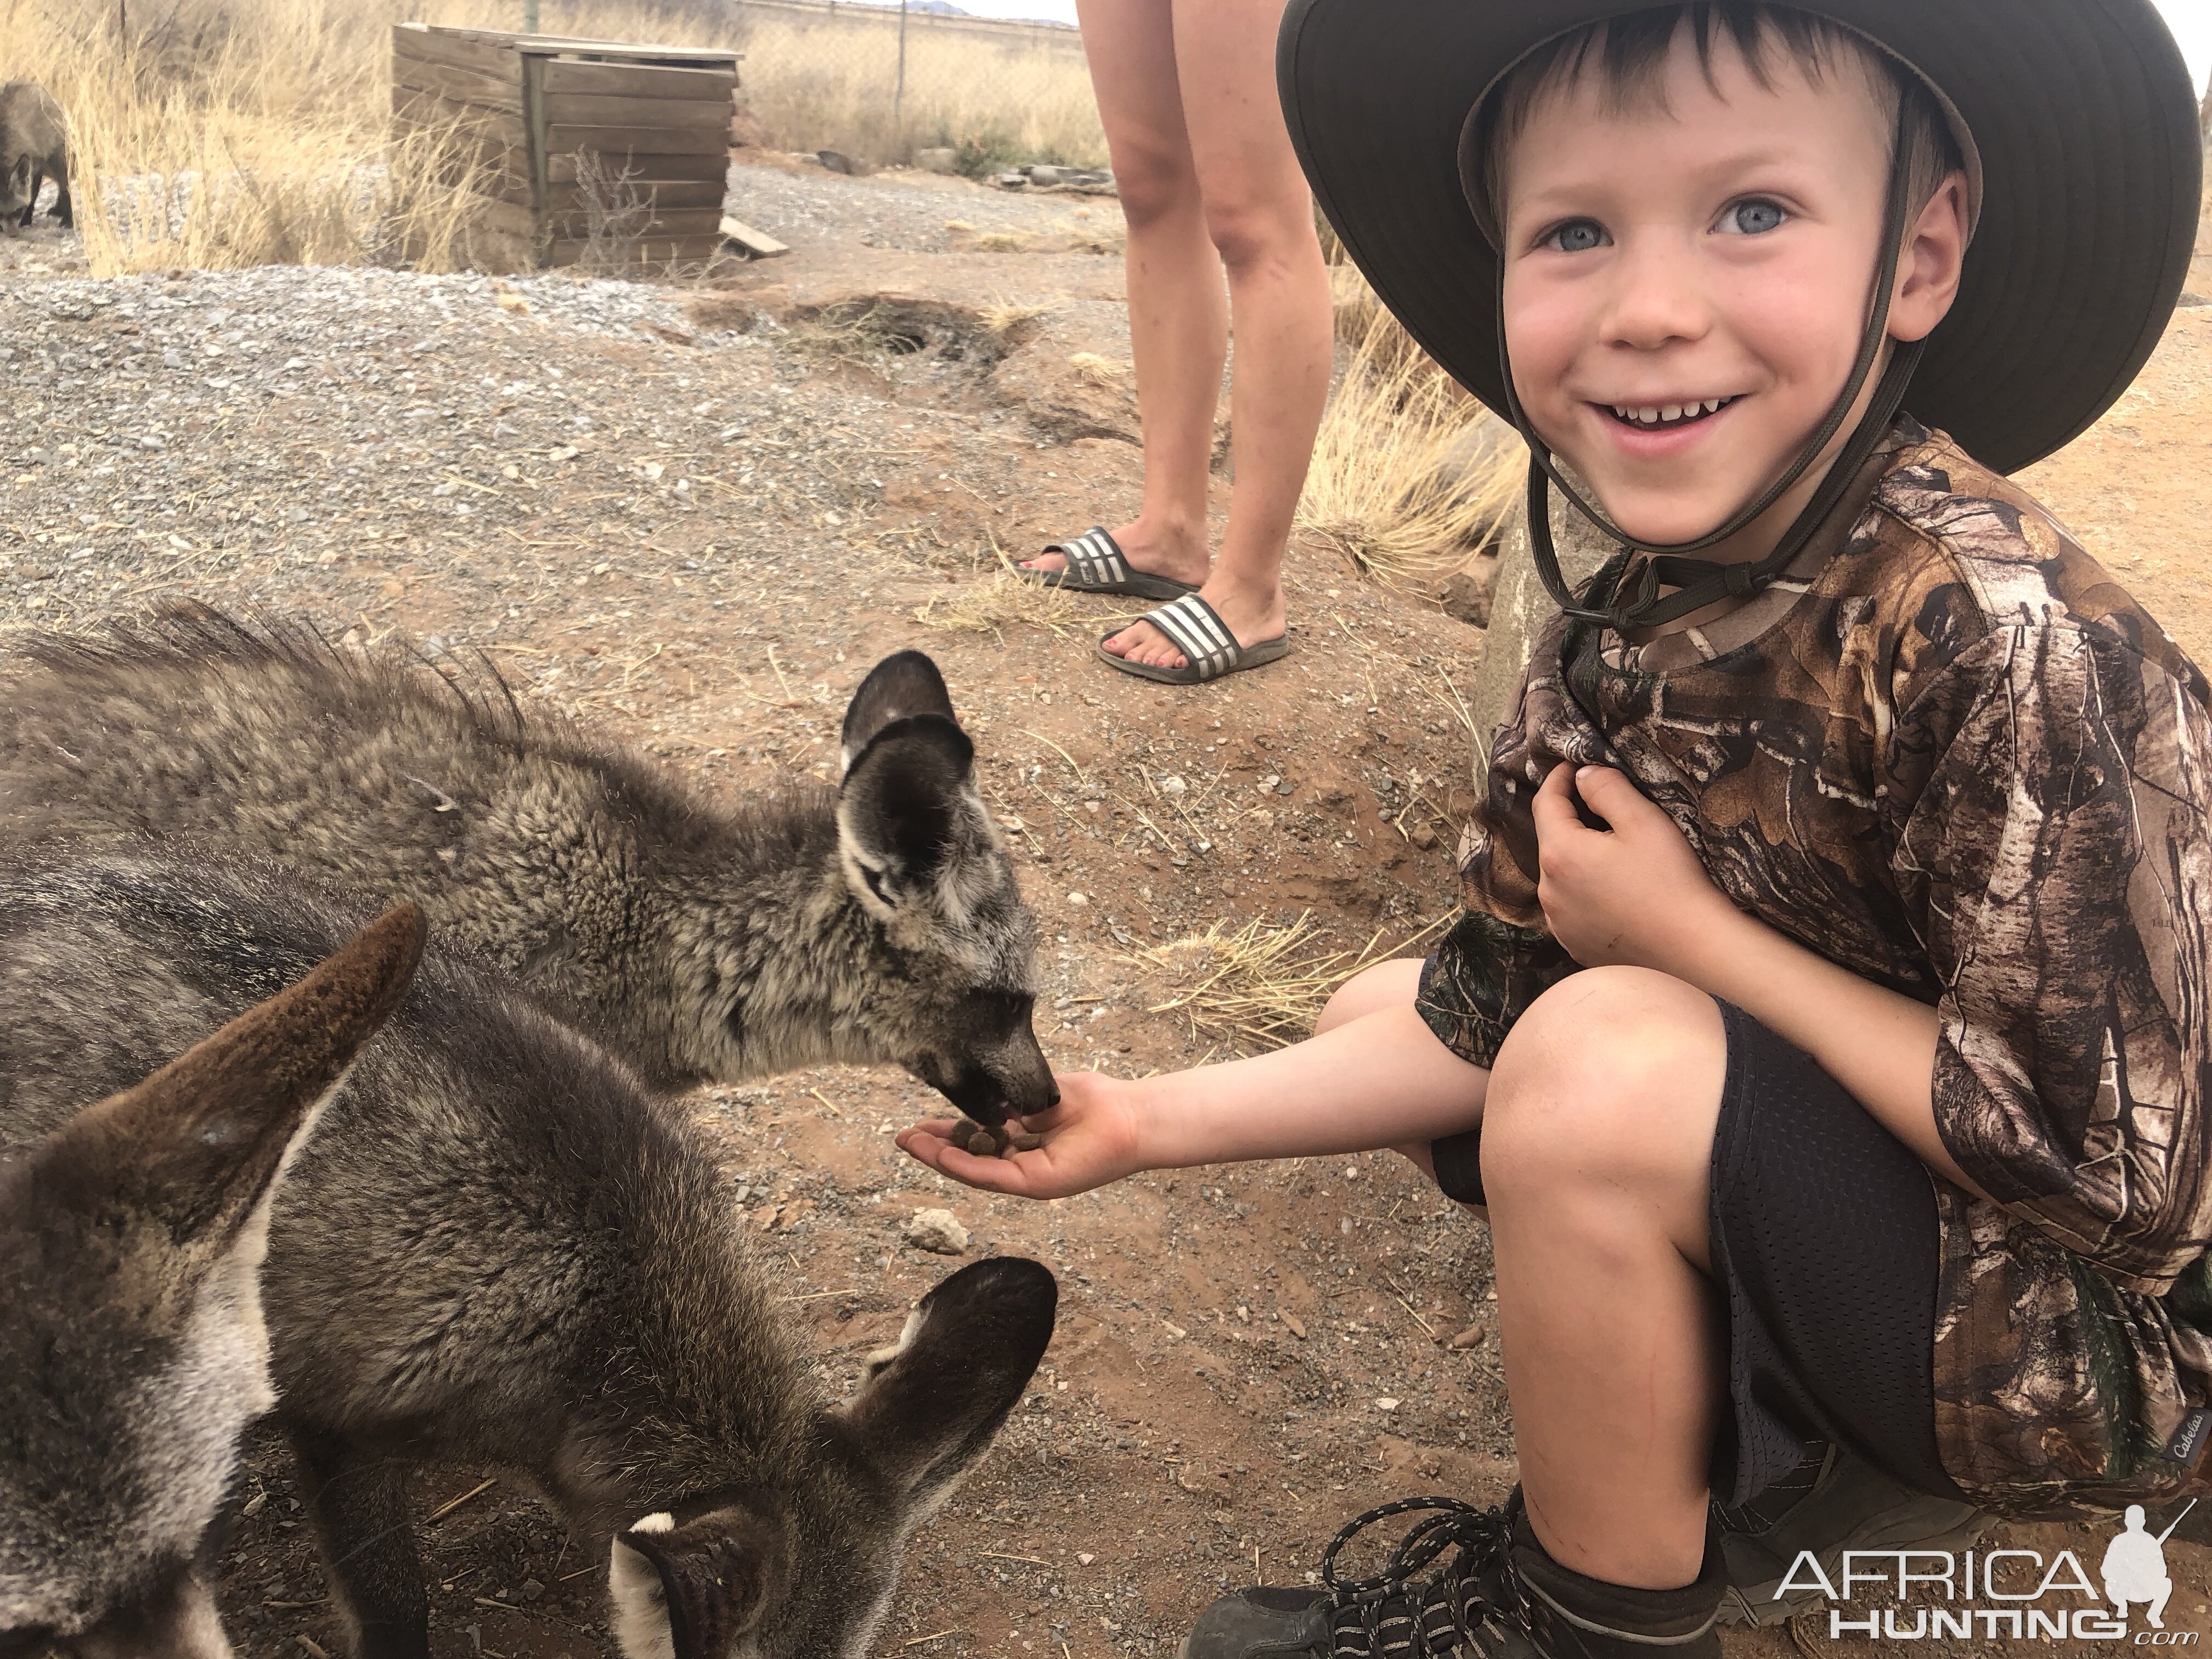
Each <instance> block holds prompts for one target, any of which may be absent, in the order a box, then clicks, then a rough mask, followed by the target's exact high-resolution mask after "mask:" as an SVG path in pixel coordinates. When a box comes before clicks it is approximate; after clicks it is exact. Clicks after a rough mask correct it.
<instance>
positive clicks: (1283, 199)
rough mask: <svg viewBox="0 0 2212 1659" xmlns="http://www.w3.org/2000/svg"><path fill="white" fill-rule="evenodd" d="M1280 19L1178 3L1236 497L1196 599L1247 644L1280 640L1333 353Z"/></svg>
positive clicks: (1144, 650) (1250, 2)
mask: <svg viewBox="0 0 2212 1659" xmlns="http://www.w3.org/2000/svg"><path fill="white" fill-rule="evenodd" d="M1282 13H1283V8H1282V3H1281V0H1183V3H1179V4H1177V5H1176V8H1175V52H1176V76H1177V78H1178V80H1179V81H1180V82H1181V85H1182V109H1183V121H1184V125H1185V127H1186V130H1187V131H1188V133H1189V142H1190V149H1191V154H1192V155H1194V157H1195V158H1196V162H1197V177H1198V187H1199V191H1200V196H1201V197H1203V198H1204V204H1205V206H1204V216H1205V224H1206V234H1207V236H1208V237H1209V238H1210V240H1212V245H1213V246H1214V248H1215V249H1216V250H1217V251H1218V253H1219V255H1220V259H1221V263H1222V264H1224V265H1225V266H1226V267H1227V269H1228V272H1229V309H1230V318H1231V326H1232V328H1233V330H1234V332H1235V335H1236V340H1237V352H1236V357H1235V361H1234V364H1233V366H1232V368H1231V386H1230V426H1231V453H1232V456H1233V459H1234V461H1235V465H1236V489H1235V492H1234V494H1233V495H1231V500H1230V508H1229V525H1228V528H1227V530H1226V532H1225V533H1224V535H1223V537H1222V541H1221V548H1220V550H1219V552H1218V553H1217V554H1216V555H1215V556H1214V560H1213V568H1212V572H1211V573H1210V574H1208V575H1207V577H1206V583H1205V586H1204V587H1203V588H1202V589H1201V590H1200V591H1201V592H1202V594H1203V595H1204V597H1205V599H1206V602H1207V603H1208V604H1210V605H1212V607H1213V608H1214V609H1215V610H1216V611H1218V612H1219V613H1220V614H1221V618H1222V620H1223V621H1224V622H1225V623H1227V624H1228V625H1229V629H1230V631H1231V633H1233V634H1235V635H1236V636H1237V639H1238V641H1240V642H1242V643H1243V644H1246V645H1251V644H1254V643H1256V642H1257V641H1261V640H1267V639H1273V638H1275V637H1276V636H1278V635H1280V634H1281V633H1282V631H1283V623H1284V609H1283V588H1282V568H1283V549H1284V545H1285V543H1287V542H1288V541H1289V539H1290V534H1291V520H1292V517H1293V515H1294V514H1295V513H1296V512H1297V504H1298V495H1299V492H1300V491H1301V490H1302V489H1304V487H1305V477H1306V467H1307V465H1308V463H1309V462H1310V461H1311V459H1313V445H1314V435H1315V433H1316V432H1317V431H1318V430H1319V429H1320V426H1321V413H1322V404H1323V403H1324V402H1325V401H1326V400H1327V398H1328V372H1329V359H1330V352H1331V348H1332V344H1333V336H1332V312H1331V307H1330V302H1329V289H1328V268H1327V266H1326V265H1324V264H1322V255H1321V242H1320V240H1319V238H1318V237H1316V234H1314V222H1313V202H1312V198H1311V197H1310V195H1309V194H1308V192H1307V190H1306V183H1305V178H1304V174H1302V173H1300V172H1299V170H1298V162H1297V155H1296V153H1295V152H1294V151H1293V150H1292V149H1291V139H1290V133H1289V131H1288V130H1287V129H1286V128H1285V126H1284V125H1283V113H1282V107H1281V105H1280V103H1279V101H1278V99H1277V96H1276V92H1275V31H1276V27H1277V26H1278V25H1279V23H1280V22H1281V21H1282ZM1132 246H1133V244H1132ZM1131 297H1132V299H1133V298H1134V289H1133V288H1132V294H1131ZM1140 372H1141V370H1140ZM1140 388H1141V382H1140ZM1106 648H1107V649H1108V650H1109V651H1113V652H1115V653H1117V654H1119V655H1121V656H1124V657H1127V658H1128V659H1131V660H1132V661H1137V662H1146V663H1152V664H1155V665H1160V666H1164V667H1176V666H1180V665H1182V662H1183V660H1184V658H1183V654H1182V652H1180V651H1178V650H1177V649H1176V647H1174V646H1173V645H1171V644H1170V643H1169V642H1168V641H1167V640H1166V639H1164V637H1163V636H1162V635H1160V634H1159V632H1158V629H1154V628H1153V627H1152V625H1151V624H1150V623H1135V624H1133V625H1132V626H1131V627H1129V628H1127V629H1123V630H1122V632H1121V633H1120V634H1119V635H1115V638H1114V639H1113V640H1112V641H1109V643H1108V645H1107V647H1106Z"/></svg>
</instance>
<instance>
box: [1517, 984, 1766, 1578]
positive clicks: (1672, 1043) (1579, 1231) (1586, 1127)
mask: <svg viewBox="0 0 2212 1659" xmlns="http://www.w3.org/2000/svg"><path fill="white" fill-rule="evenodd" d="M1726 1066H1727V1045H1726V1039H1725V1036H1724V1034H1723V1028H1722V1024H1721V1018H1720V1011H1719V1009H1718V1008H1717V1006H1716V1005H1715V1004H1714V1002H1713V1000H1712V999H1711V997H1710V996H1707V995H1706V994H1705V993H1703V992H1702V991H1699V990H1697V989H1695V988H1693V987H1690V986H1687V985H1685V984H1683V983H1682V982H1681V981H1678V980H1674V979H1672V978H1669V977H1668V976H1667V975H1663V974H1658V973H1654V972H1651V971H1650V970H1648V969H1639V968H1598V969H1590V970H1589V971H1587V972H1584V973H1580V974H1577V975H1572V976H1571V977H1570V978H1569V979H1567V980H1565V981H1563V982H1562V983H1560V984H1559V986H1557V987H1553V989H1552V990H1551V991H1549V992H1547V993H1546V994H1545V995H1543V996H1542V997H1541V998H1540V999H1538V1000H1537V1001H1536V1003H1535V1005H1534V1006H1533V1007H1531V1008H1530V1009H1529V1011H1528V1012H1527V1013H1526V1014H1525V1015H1523V1016H1522V1018H1521V1020H1520V1021H1519V1022H1518V1023H1517V1024H1516V1025H1515V1026H1514V1028H1513V1031H1512V1034H1511V1035H1510V1036H1509V1037H1508V1038H1507V1039H1506V1042H1505V1045H1504V1048H1503V1049H1502V1050H1501V1051H1500V1052H1499V1054H1498V1064H1497V1066H1496V1067H1495V1069H1494V1070H1493V1071H1492V1073H1491V1079H1490V1090H1489V1095H1488V1098H1487V1101H1486V1106H1485V1109H1484V1115H1483V1145H1482V1176H1483V1185H1484V1188H1485V1189H1486V1193H1487V1194H1488V1196H1489V1200H1490V1227H1491V1239H1492V1250H1493V1253H1494V1255H1495V1256H1496V1259H1497V1264H1498V1334H1499V1337H1500V1340H1501V1342H1502V1345H1503V1347H1504V1360H1505V1385H1506V1391H1507V1393H1508V1395H1510V1398H1511V1401H1512V1405H1513V1428H1514V1437H1515V1439H1516V1443H1517V1445H1518V1448H1519V1453H1520V1460H1521V1480H1522V1491H1523V1492H1524V1493H1525V1495H1526V1497H1527V1500H1528V1515H1529V1520H1530V1522H1531V1524H1532V1525H1534V1528H1535V1530H1536V1535H1537V1537H1538V1539H1539V1540H1540V1541H1541V1542H1542V1543H1543V1546H1544V1547H1545V1548H1546V1549H1547V1551H1548V1552H1549V1553H1551V1555H1552V1558H1553V1559H1554V1560H1556V1561H1558V1562H1559V1564H1560V1565H1563V1566H1566V1567H1570V1568H1572V1569H1573V1570H1574V1571H1577V1572H1580V1573H1583V1574H1585V1575H1587V1576H1588V1577H1592V1578H1598V1579H1602V1580H1604V1581H1606V1582H1607V1583H1614V1584H1625V1585H1631V1586H1634V1587H1636V1588H1639V1589H1672V1588H1674V1587H1675V1586H1677V1585H1681V1584H1686V1583H1689V1582H1690V1581H1691V1580H1692V1579H1693V1578H1695V1577H1697V1576H1698V1571H1699V1563H1700V1562H1701V1560H1702V1559H1703V1558H1704V1553H1705V1514H1706V1480H1707V1472H1708V1468H1709V1460H1710V1458H1711V1447H1712V1443H1713V1435H1714V1431H1715V1427H1716V1423H1717V1413H1718V1412H1719V1411H1720V1409H1721V1402H1722V1401H1723V1395H1724V1389H1723V1333H1722V1328H1721V1325H1720V1315H1719V1311H1718V1306H1717V1299H1716V1297H1715V1294H1714V1291H1713V1286H1712V1285H1711V1281H1710V1280H1709V1279H1708V1278H1707V1277H1706V1273H1707V1271H1708V1268H1709V1266H1710V1263H1709V1258H1708V1252H1707V1225H1706V1216H1707V1206H1708V1202H1709V1193H1710V1188H1711V1163H1712V1148H1713V1133H1714V1128H1715V1125H1716V1124H1717V1121H1718V1119H1719V1115H1720V1097H1721V1085H1722V1082H1723V1077H1724V1075H1725V1073H1726Z"/></svg>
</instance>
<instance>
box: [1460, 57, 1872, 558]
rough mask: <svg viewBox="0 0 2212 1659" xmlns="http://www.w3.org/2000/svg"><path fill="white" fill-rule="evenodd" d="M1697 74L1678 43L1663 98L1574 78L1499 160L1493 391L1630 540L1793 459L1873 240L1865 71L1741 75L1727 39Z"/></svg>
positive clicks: (1696, 533) (1766, 477)
mask: <svg viewBox="0 0 2212 1659" xmlns="http://www.w3.org/2000/svg"><path fill="white" fill-rule="evenodd" d="M1776 58H1777V59H1778V60H1780V59H1781V54H1780V53H1777V54H1776ZM1712 70H1713V83H1714V84H1711V85H1709V84H1708V83H1707V82H1706V79H1705V72H1704V70H1702V69H1701V68H1700V66H1699V63H1698V60H1697V56H1696V53H1695V52H1694V50H1693V49H1692V46H1691V45H1690V44H1689V42H1688V40H1687V38H1686V36H1678V37H1677V39H1676V41H1675V46H1674V52H1673V53H1672V55H1671V57H1670V58H1669V59H1668V65H1667V71H1666V80H1665V86H1666V103H1667V107H1666V108H1665V109H1663V110H1662V109H1658V108H1642V107H1632V108H1630V109H1626V110H1620V109H1609V108H1607V100H1606V98H1605V95H1604V93H1603V91H1602V88H1601V84H1600V82H1599V81H1598V79H1597V77H1596V76H1595V75H1593V74H1590V73H1585V74H1583V76H1580V77H1579V78H1578V79H1577V81H1576V82H1574V83H1572V84H1571V85H1570V86H1567V87H1565V88H1561V89H1559V90H1558V91H1555V92H1552V93H1548V94H1546V95H1545V96H1543V97H1541V98H1540V99H1539V100H1537V102H1536V105H1535V106H1534V109H1533V110H1532V111H1531V112H1530V117H1529V120H1528V125H1527V126H1526V127H1525V128H1524V129H1523V130H1522V132H1521V134H1520V135H1519V136H1518V137H1516V138H1515V139H1514V141H1513V143H1512V146H1511V149H1510V150H1509V152H1508V153H1507V155H1506V156H1505V165H1504V175H1503V177H1504V198H1505V207H1506V213H1505V222H1504V243H1505V286H1504V320H1505V334H1506V342H1507V345H1508V347H1509V349H1510V353H1511V356H1512V362H1513V383H1514V389H1515V391H1516V393H1517V394H1518V395H1519V397H1520V398H1521V401H1522V406H1523V408H1524V409H1525V410H1527V412H1528V417H1529V419H1530V421H1531V422H1533V423H1534V427H1535V428H1536V430H1537V431H1538V432H1539V433H1540V434H1541V435H1542V436H1543V437H1544V438H1545V439H1546V440H1547V441H1548V442H1549V443H1550V444H1551V445H1552V447H1553V448H1554V449H1555V450H1556V451H1557V452H1558V453H1559V454H1560V455H1561V456H1562V457H1563V458H1564V459H1566V460H1567V461H1568V462H1569V463H1570V464H1571V465H1572V466H1573V467H1574V468H1575V470H1576V471H1578V472H1579V473H1581V474H1582V475H1583V477H1585V478H1587V479H1588V480H1589V483H1590V485H1591V487H1592V488H1593V489H1595V491H1596V492H1597V495H1598V497H1599V500H1600V501H1601V503H1602V505H1603V506H1604V507H1605V509H1606V511H1607V513H1608V514H1609V515H1610V516H1611V517H1612V518H1613V521H1614V522H1615V523H1617V524H1618V525H1620V527H1621V528H1622V529H1623V530H1624V531H1626V532H1627V533H1628V534H1629V535H1631V536H1632V537H1635V538H1638V539H1640V540H1645V541H1652V542H1662V543H1665V542H1682V541H1690V540H1693V539H1695V538H1698V537H1700V536H1704V535H1705V534H1707V533H1709V532H1711V531H1712V530H1713V529H1714V528H1715V527H1716V526H1718V525H1719V524H1720V523H1721V522H1723V520H1726V519H1727V518H1728V517H1729V515H1730V514H1732V513H1735V511H1736V510H1737V509H1738V508H1739V507H1741V506H1742V505H1743V504H1744V503H1745V502H1746V501H1748V500H1750V499H1751V498H1752V497H1753V495H1756V494H1757V493H1758V492H1759V491H1760V490H1762V489H1765V486H1766V485H1767V484H1768V483H1770V482H1771V480H1772V479H1773V478H1774V477H1776V476H1778V474H1779V473H1780V472H1781V471H1783V469H1784V467H1786V466H1787V465H1788V464H1789V462H1790V460H1791V459H1793V458H1794V457H1795V456H1796V453H1797V451H1798V449H1799V448H1800V447H1802V445H1803V444H1804V442H1805V441H1806V439H1807V438H1808V437H1809V436H1810V435H1812V433H1813V431H1814V428H1816V427H1817V426H1818V425H1819V423H1820V420H1821V417H1822V416H1825V415H1826V413H1827V411H1828V409H1829V407H1830V405H1831V404H1833V403H1834V401H1835V399H1836V397H1837V395H1838V393H1839V392H1841V391H1842V389H1843V385H1844V379H1845V377H1846V376H1847V375H1848V374H1850V366H1851V362H1852V359H1853V358H1854V357H1855V356H1857V350H1858V345H1859V337H1860V335H1861V333H1862V332H1863V329H1864V327H1865V319H1866V308H1867V298H1868V293H1869V286H1870V284H1871V282H1872V279H1873V275H1874V270H1875V261H1876V256H1877V252H1878V250H1879V248H1880V245H1881V226H1882V210H1883V206H1884V203H1885V198H1886V197H1887V185H1888V161H1889V145H1890V131H1889V126H1888V123H1887V119H1886V118H1885V115H1884V112H1883V110H1882V107H1881V104H1880V103H1879V102H1878V101H1877V100H1876V98H1875V93H1874V89H1873V88H1872V86H1871V84H1870V82H1869V78H1868V72H1867V71H1866V70H1864V69H1863V67H1862V66H1860V65H1858V64H1854V63H1844V64H1837V65H1835V66H1833V67H1832V68H1831V69H1830V70H1829V71H1828V72H1827V73H1826V75H1825V76H1823V78H1822V79H1821V80H1820V81H1819V82H1809V81H1808V79H1807V78H1806V76H1804V74H1803V73H1802V70H1799V69H1797V68H1796V65H1795V64H1790V63H1789V62H1787V61H1777V62H1776V63H1775V64H1774V65H1773V68H1772V72H1771V76H1770V78H1771V80H1772V82H1773V83H1774V84H1773V87H1772V88H1771V89H1766V88H1761V87H1760V86H1759V83H1758V82H1756V81H1755V80H1753V78H1752V76H1751V73H1750V71H1749V70H1747V68H1746V67H1745V65H1744V64H1743V62H1742V60H1741V58H1740V57H1739V56H1738V55H1737V54H1736V52H1735V49H1734V47H1733V46H1731V45H1729V44H1728V43H1726V42H1722V43H1717V45H1716V47H1715V50H1714V54H1713V61H1712ZM1716 88H1717V89H1716ZM1716 403H1717V404H1719V407H1718V409H1717V410H1714V409H1713V407H1712V406H1713V405H1714V404H1716ZM1643 416H1656V422H1654V421H1652V420H1646V419H1644V418H1642V417H1643ZM1851 424H1852V422H1846V423H1845V426H1844V432H1846V433H1847V432H1848V431H1849V429H1850V425H1851ZM1839 439H1840V435H1839Z"/></svg>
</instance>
